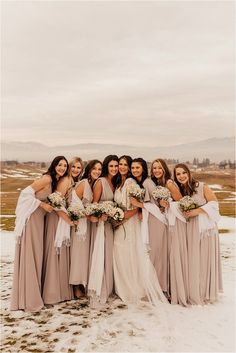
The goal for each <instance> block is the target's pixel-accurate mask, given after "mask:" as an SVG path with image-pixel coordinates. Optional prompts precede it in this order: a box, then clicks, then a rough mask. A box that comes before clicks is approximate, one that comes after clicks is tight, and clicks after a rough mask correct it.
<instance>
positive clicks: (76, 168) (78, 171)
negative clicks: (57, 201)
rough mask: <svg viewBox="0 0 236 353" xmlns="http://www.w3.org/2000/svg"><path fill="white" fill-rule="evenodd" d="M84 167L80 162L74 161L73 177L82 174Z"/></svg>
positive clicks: (72, 167)
mask: <svg viewBox="0 0 236 353" xmlns="http://www.w3.org/2000/svg"><path fill="white" fill-rule="evenodd" d="M82 169H83V167H82V165H81V163H80V162H75V163H73V164H72V166H71V176H72V177H73V178H76V177H78V176H79V175H80V174H81V172H82Z"/></svg>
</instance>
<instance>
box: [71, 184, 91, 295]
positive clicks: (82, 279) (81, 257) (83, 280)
mask: <svg viewBox="0 0 236 353" xmlns="http://www.w3.org/2000/svg"><path fill="white" fill-rule="evenodd" d="M80 183H84V184H85V185H84V193H83V198H82V202H83V204H84V205H86V203H88V202H89V203H90V202H92V200H93V192H92V189H91V187H90V185H89V183H88V180H87V179H83V180H81V181H80V182H79V183H78V184H77V186H78V185H79V184H80ZM90 225H91V222H90V221H89V220H87V232H86V238H85V240H80V239H79V238H78V235H76V233H75V228H74V227H72V230H71V245H70V256H71V265H70V279H69V283H70V284H72V285H79V284H82V285H83V286H84V288H85V289H87V285H88V274H89V251H90V232H91V227H90Z"/></svg>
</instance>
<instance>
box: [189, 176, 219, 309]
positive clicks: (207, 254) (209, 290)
mask: <svg viewBox="0 0 236 353" xmlns="http://www.w3.org/2000/svg"><path fill="white" fill-rule="evenodd" d="M192 198H193V199H194V201H195V202H196V204H197V205H198V207H200V206H202V205H204V204H205V203H207V200H206V199H205V197H204V183H202V182H199V185H198V187H197V188H196V193H195V194H193V196H192ZM187 246H188V263H189V302H190V304H204V303H207V302H214V301H216V300H217V299H218V293H219V292H220V291H222V290H223V283H222V272H221V258H220V246H219V234H218V231H217V228H215V229H214V230H212V231H211V234H210V235H205V236H203V237H200V234H199V226H198V217H193V218H190V219H189V222H187Z"/></svg>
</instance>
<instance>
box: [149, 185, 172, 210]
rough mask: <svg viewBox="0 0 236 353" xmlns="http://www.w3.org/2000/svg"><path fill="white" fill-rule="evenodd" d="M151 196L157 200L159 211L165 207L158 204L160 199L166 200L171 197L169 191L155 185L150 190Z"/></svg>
mask: <svg viewBox="0 0 236 353" xmlns="http://www.w3.org/2000/svg"><path fill="white" fill-rule="evenodd" d="M152 196H153V198H154V200H156V201H157V203H158V206H159V208H160V209H161V211H164V210H165V207H163V206H161V205H160V201H161V200H165V201H168V200H169V199H170V198H171V193H170V191H169V190H168V189H167V188H165V187H164V186H156V188H155V189H154V190H153V192H152Z"/></svg>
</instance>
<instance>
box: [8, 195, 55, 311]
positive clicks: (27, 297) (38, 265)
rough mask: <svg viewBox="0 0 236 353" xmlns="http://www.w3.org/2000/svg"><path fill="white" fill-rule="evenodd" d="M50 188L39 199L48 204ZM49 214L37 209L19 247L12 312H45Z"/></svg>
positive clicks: (16, 253) (12, 295) (17, 249)
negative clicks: (43, 282) (44, 269)
mask: <svg viewBox="0 0 236 353" xmlns="http://www.w3.org/2000/svg"><path fill="white" fill-rule="evenodd" d="M50 193H51V188H48V189H47V190H42V191H39V192H37V193H36V194H35V196H36V198H37V199H39V200H41V201H46V199H47V196H48V195H49V194H50ZM45 215H46V211H45V210H43V209H42V208H41V207H38V208H37V209H36V210H35V211H34V212H33V213H32V214H31V216H30V218H29V220H28V222H27V223H26V225H25V227H24V230H23V233H22V235H21V238H20V243H17V244H16V248H15V261H14V275H13V288H12V294H11V305H10V309H11V310H25V311H32V312H35V311H39V310H40V309H42V308H43V306H44V303H43V299H42V287H41V275H42V263H43V242H44V226H45Z"/></svg>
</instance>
